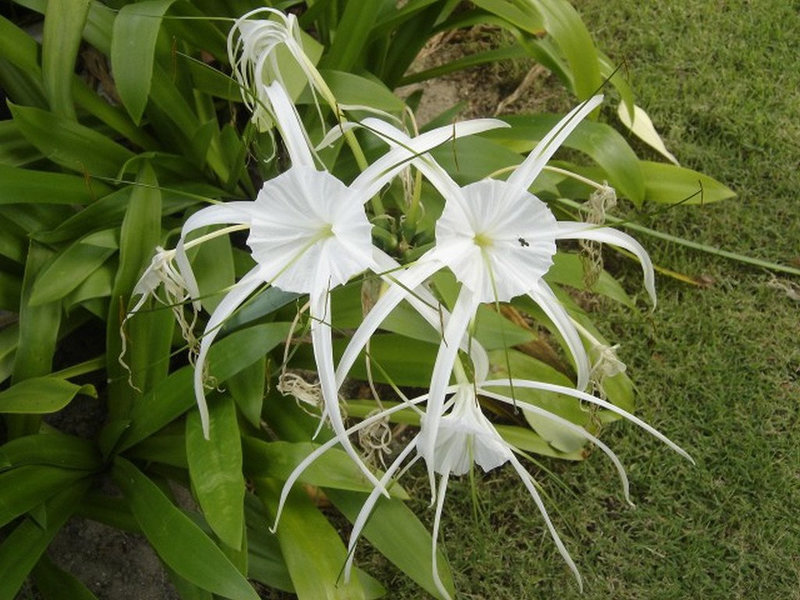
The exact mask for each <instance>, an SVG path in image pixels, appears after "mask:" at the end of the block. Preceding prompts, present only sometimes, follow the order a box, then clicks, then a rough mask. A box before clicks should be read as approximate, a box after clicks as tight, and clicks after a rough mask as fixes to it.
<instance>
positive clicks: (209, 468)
mask: <svg viewBox="0 0 800 600" xmlns="http://www.w3.org/2000/svg"><path fill="white" fill-rule="evenodd" d="M208 410H209V439H205V437H204V436H203V427H202V425H201V423H200V414H199V413H198V412H197V411H193V412H191V413H189V415H188V416H187V418H186V456H187V458H188V460H189V476H190V477H191V481H192V489H193V490H194V492H195V496H196V497H197V501H198V503H199V504H200V507H201V508H202V509H203V515H204V516H205V518H206V521H208V524H209V525H210V526H211V529H213V530H214V533H216V534H217V535H218V536H219V538H220V539H221V540H222V541H223V542H224V543H225V544H227V545H228V546H230V547H231V548H233V549H237V550H238V549H240V548H241V547H242V531H243V527H244V505H243V503H244V477H243V476H242V445H241V441H240V434H239V424H238V422H237V419H236V405H235V404H234V402H233V399H231V398H229V397H226V396H218V397H215V398H213V399H212V400H211V401H210V402H209V407H208Z"/></svg>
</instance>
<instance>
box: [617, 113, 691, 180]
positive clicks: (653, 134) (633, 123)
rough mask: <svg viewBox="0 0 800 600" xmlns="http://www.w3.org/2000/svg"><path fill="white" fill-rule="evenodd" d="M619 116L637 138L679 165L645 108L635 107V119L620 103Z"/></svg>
mask: <svg viewBox="0 0 800 600" xmlns="http://www.w3.org/2000/svg"><path fill="white" fill-rule="evenodd" d="M617 116H618V117H619V120H620V121H621V122H622V124H623V125H625V127H627V128H628V129H630V130H631V133H633V134H634V135H635V136H636V137H638V138H639V139H640V140H642V141H643V142H644V143H645V144H647V145H648V146H650V147H651V148H653V149H654V150H655V151H656V152H658V153H659V154H661V155H662V156H663V157H664V158H666V159H667V160H668V161H669V162H671V163H672V164H674V165H677V164H678V159H677V158H675V156H674V155H673V154H672V153H671V152H670V151H669V150H667V147H666V146H665V145H664V140H662V139H661V136H660V135H658V131H656V128H655V126H654V125H653V122H652V121H651V120H650V116H649V115H648V114H647V113H646V112H645V111H644V109H643V108H641V107H639V106H636V105H635V104H634V105H633V118H631V115H630V113H629V112H628V108H627V107H626V106H625V105H624V104H623V103H621V102H620V104H619V105H618V106H617Z"/></svg>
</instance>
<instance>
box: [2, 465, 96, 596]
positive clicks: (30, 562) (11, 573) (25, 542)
mask: <svg viewBox="0 0 800 600" xmlns="http://www.w3.org/2000/svg"><path fill="white" fill-rule="evenodd" d="M89 485H90V482H89V481H88V480H83V481H81V482H78V483H77V484H75V485H72V486H70V487H68V488H66V489H64V490H63V491H61V492H59V493H58V494H56V495H55V496H54V497H53V498H52V499H51V500H49V501H48V502H47V503H46V505H45V512H46V514H47V525H46V526H45V527H41V526H39V524H38V523H35V522H34V521H32V520H30V519H26V520H24V521H22V522H21V523H20V524H19V525H17V526H16V528H15V529H14V530H13V531H11V532H10V533H9V534H8V536H7V537H6V538H5V540H3V544H2V546H0V598H15V597H16V596H17V592H18V591H19V589H20V587H22V584H23V583H24V582H25V579H26V578H27V577H28V573H30V571H31V569H33V567H34V565H36V563H37V561H38V560H39V557H40V556H41V555H42V554H43V553H44V551H45V550H46V549H47V546H49V545H50V542H51V541H52V540H53V538H54V537H55V535H56V533H58V530H59V529H61V527H62V526H63V525H64V523H65V522H66V521H67V519H68V518H69V516H70V515H71V514H72V513H73V512H75V510H76V509H77V508H78V505H79V503H80V502H81V500H82V498H83V496H84V494H85V493H86V489H87V488H88V487H89ZM70 598H73V596H70Z"/></svg>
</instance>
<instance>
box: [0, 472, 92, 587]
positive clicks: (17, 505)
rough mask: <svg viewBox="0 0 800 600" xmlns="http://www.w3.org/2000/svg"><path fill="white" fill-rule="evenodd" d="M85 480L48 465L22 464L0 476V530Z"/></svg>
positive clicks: (82, 476) (79, 473)
mask: <svg viewBox="0 0 800 600" xmlns="http://www.w3.org/2000/svg"><path fill="white" fill-rule="evenodd" d="M85 477H86V473H85V472H83V471H80V470H75V469H61V468H59V467H51V466H48V465H23V466H21V467H17V468H16V469H11V470H10V471H5V472H3V473H0V527H2V526H3V525H6V524H7V523H9V522H11V521H12V520H13V519H15V518H16V517H18V516H20V515H22V514H24V513H26V512H28V511H30V510H32V509H34V508H36V507H37V506H39V505H40V504H42V503H43V502H46V501H47V500H48V499H49V498H50V497H52V496H53V495H54V494H56V493H57V492H59V491H61V490H63V489H64V488H66V487H69V486H70V485H72V484H73V483H74V482H75V481H77V480H79V479H83V478H85ZM49 518H50V517H49V516H48V519H49ZM0 597H2V596H0Z"/></svg>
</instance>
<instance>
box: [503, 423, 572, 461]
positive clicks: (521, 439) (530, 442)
mask: <svg viewBox="0 0 800 600" xmlns="http://www.w3.org/2000/svg"><path fill="white" fill-rule="evenodd" d="M494 427H495V429H496V430H497V433H499V434H500V436H501V437H502V438H503V439H504V440H505V441H506V442H508V443H509V444H511V445H512V446H514V447H515V448H518V449H520V450H522V451H524V452H531V453H533V454H538V455H540V456H552V457H553V458H560V459H562V460H583V459H585V458H586V454H585V453H584V449H583V446H581V447H580V448H576V449H575V450H572V451H570V452H561V451H559V450H556V449H555V448H554V447H553V446H552V445H551V444H549V443H548V442H547V441H546V440H545V439H544V438H542V436H540V435H539V434H538V433H536V432H535V431H531V430H530V429H528V428H527V427H517V426H516V425H498V424H496V425H495V426H494Z"/></svg>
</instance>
